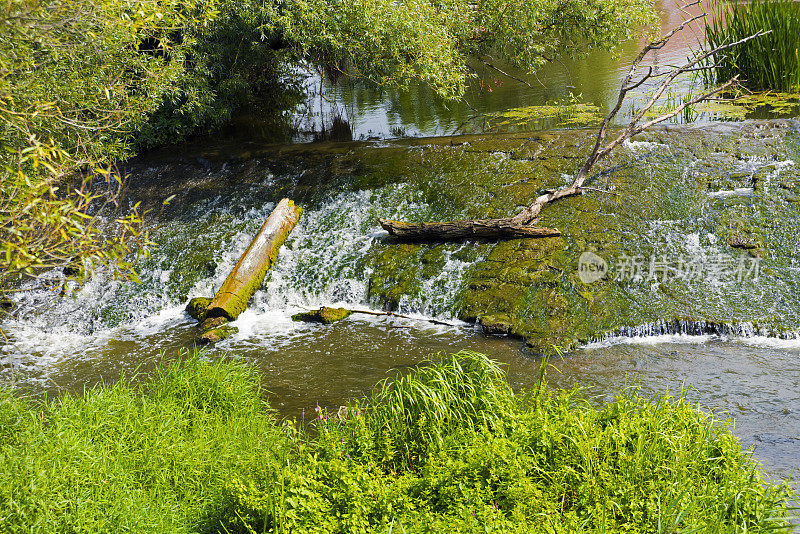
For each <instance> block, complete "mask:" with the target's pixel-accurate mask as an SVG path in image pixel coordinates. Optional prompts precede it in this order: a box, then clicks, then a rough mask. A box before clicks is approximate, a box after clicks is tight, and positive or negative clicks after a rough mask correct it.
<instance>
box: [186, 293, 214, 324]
mask: <svg viewBox="0 0 800 534" xmlns="http://www.w3.org/2000/svg"><path fill="white" fill-rule="evenodd" d="M209 304H211V299H210V298H208V297H194V298H193V299H191V300H190V301H189V304H187V305H186V313H188V314H189V317H191V318H192V319H195V320H197V321H199V322H201V323H202V322H203V321H205V319H206V309H208V305H209Z"/></svg>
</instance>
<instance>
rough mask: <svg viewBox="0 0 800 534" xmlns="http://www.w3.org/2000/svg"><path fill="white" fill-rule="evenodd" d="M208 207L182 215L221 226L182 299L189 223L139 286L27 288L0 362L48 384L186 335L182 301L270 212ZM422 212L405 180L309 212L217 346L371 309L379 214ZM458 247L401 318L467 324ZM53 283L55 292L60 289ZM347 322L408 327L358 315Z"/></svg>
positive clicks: (106, 277)
mask: <svg viewBox="0 0 800 534" xmlns="http://www.w3.org/2000/svg"><path fill="white" fill-rule="evenodd" d="M214 202H220V199H216V200H215V201H212V202H201V203H200V204H199V205H197V206H194V207H193V208H192V212H191V213H190V214H189V217H187V218H188V219H189V220H193V219H196V218H197V219H199V218H201V214H207V213H209V212H213V213H215V214H216V215H217V217H218V219H219V220H222V221H223V222H221V223H217V227H216V228H215V229H214V230H213V232H217V234H218V238H220V240H221V242H220V243H219V245H218V246H217V247H215V248H214V250H215V252H214V254H213V261H212V262H211V264H212V265H213V266H214V268H213V270H211V271H210V272H206V274H204V275H199V276H198V277H197V279H196V280H194V281H193V283H192V284H191V286H190V287H189V289H188V292H187V293H184V295H186V296H185V297H184V298H181V296H180V295H176V294H175V290H174V287H173V286H174V280H173V279H174V278H175V277H176V275H177V274H181V273H178V272H177V271H178V270H179V269H180V268H179V267H174V268H172V267H170V266H171V265H172V264H173V263H174V262H175V261H176V260H177V259H180V258H181V257H182V256H183V255H185V254H189V253H190V252H191V251H192V249H196V248H202V244H203V243H201V242H200V241H198V240H199V239H200V237H198V234H199V232H198V231H197V229H196V228H195V227H194V226H189V227H188V229H186V230H180V229H179V230H177V231H174V232H172V233H169V232H167V233H166V234H164V236H165V237H163V236H162V237H163V239H162V241H163V242H162V243H160V245H161V246H160V247H158V248H156V249H155V250H154V251H153V258H152V259H151V260H147V261H145V262H144V263H142V264H141V265H140V267H139V273H140V276H141V278H142V282H143V283H142V284H141V285H136V284H133V283H124V282H121V281H119V280H115V279H114V278H113V277H112V276H111V275H110V273H108V272H106V271H103V270H97V271H96V272H95V273H94V274H93V276H91V277H90V279H89V280H88V281H87V282H86V283H85V284H84V285H83V286H81V287H73V286H69V285H68V286H67V287H66V291H67V292H68V293H69V295H70V296H69V297H68V298H63V299H59V298H56V295H55V294H54V291H53V289H52V287H48V286H47V285H46V284H34V283H31V284H29V285H28V287H26V288H25V290H24V291H21V292H20V293H19V294H18V295H17V297H16V299H17V305H18V307H19V308H20V310H21V312H20V313H19V314H17V316H16V317H15V318H13V319H11V320H7V321H5V322H4V324H3V329H4V331H5V332H6V333H7V334H8V335H9V336H10V338H11V339H12V342H11V343H8V344H5V345H3V346H2V347H0V367H5V368H6V369H7V370H8V369H20V368H25V369H26V370H31V369H33V368H36V371H37V373H39V376H41V377H42V379H44V377H46V373H47V369H48V368H49V367H50V366H52V365H54V364H57V363H58V362H60V361H62V360H65V359H67V358H70V359H80V358H84V357H90V355H91V354H92V353H97V352H99V351H102V350H103V347H104V346H106V345H107V344H108V343H109V342H110V341H114V340H116V341H119V340H126V341H131V342H133V343H134V344H136V343H140V344H141V343H147V342H148V341H147V338H148V336H154V335H157V334H159V333H160V332H162V331H164V330H166V329H169V328H175V327H184V328H191V327H192V325H193V321H192V320H191V319H190V318H189V317H188V315H187V314H186V313H185V311H184V308H185V305H186V302H187V300H188V298H192V297H195V296H212V295H213V294H214V292H215V290H216V289H217V288H219V287H220V286H221V285H222V283H223V282H224V280H225V278H226V277H227V275H228V273H229V272H230V270H231V269H232V268H233V266H234V265H235V263H236V261H237V260H238V259H239V257H240V255H241V254H242V253H243V252H244V250H245V249H246V248H247V246H248V244H249V243H250V241H251V239H252V237H253V235H254V234H255V232H257V230H258V227H259V226H260V224H261V222H262V221H263V220H264V219H265V218H266V217H267V216H268V215H269V213H270V212H271V211H272V209H273V208H274V204H273V203H271V202H270V203H265V204H263V205H259V206H255V207H252V208H250V209H247V210H246V211H244V212H243V213H239V214H237V215H235V216H233V214H232V213H231V209H230V208H229V207H227V206H222V207H219V206H216V205H215V204H214ZM228 203H229V204H230V202H228ZM426 210H427V206H425V205H424V203H421V202H419V201H418V200H415V199H414V195H413V194H409V191H408V190H407V187H406V186H405V185H403V184H398V185H396V186H389V187H385V188H382V189H381V190H378V191H356V192H346V193H341V194H338V195H335V196H334V197H332V198H331V199H329V200H328V201H327V202H325V203H323V204H321V205H320V206H319V207H317V208H315V209H308V210H306V211H305V212H304V214H303V216H302V217H301V219H300V222H299V224H298V225H297V226H296V227H295V229H294V230H293V232H292V233H291V234H290V236H289V238H288V240H287V242H286V243H285V245H284V246H283V247H282V248H281V250H280V253H279V255H278V259H277V261H276V263H275V265H274V267H273V269H272V270H271V271H269V273H268V275H267V278H266V280H265V283H264V285H263V287H262V289H260V290H258V291H257V292H256V294H255V295H254V297H253V300H252V301H251V303H250V306H249V307H248V309H247V310H246V311H245V312H244V313H243V314H242V315H241V316H240V317H239V319H238V320H237V321H235V322H234V323H233V325H234V326H236V327H237V328H238V329H239V333H238V334H237V335H235V336H233V337H232V338H231V339H229V340H227V341H226V342H224V343H223V344H222V345H221V346H222V347H223V348H224V347H226V346H227V347H229V348H233V347H235V346H236V345H237V344H240V343H243V344H248V345H254V344H255V345H262V346H264V345H275V344H283V343H287V342H291V340H292V339H294V338H295V337H296V336H298V335H302V334H303V333H304V332H307V331H308V329H309V328H311V327H309V326H308V325H304V324H302V323H296V322H293V321H292V320H291V315H292V314H294V313H297V312H300V311H305V310H309V309H313V308H319V307H321V306H333V307H347V308H358V309H366V310H375V308H376V307H375V303H372V302H370V301H369V298H368V282H369V278H370V274H371V268H370V267H369V262H368V261H367V258H368V257H369V254H370V252H371V250H372V249H373V247H374V246H375V245H376V243H377V242H380V241H382V240H384V239H385V237H386V235H387V234H386V233H385V232H383V231H376V229H375V227H376V222H375V221H376V219H377V218H378V217H394V218H403V217H410V216H411V217H413V216H415V215H419V214H425V213H426ZM195 215H196V216H197V217H195ZM170 224H173V225H175V224H181V223H180V222H172V223H170ZM219 226H221V227H219ZM199 228H201V229H202V232H203V233H205V234H208V233H209V232H211V231H208V232H206V231H205V230H204V228H205V227H204V226H203V225H202V224H201V225H200V226H199ZM231 230H234V231H231ZM464 246H466V245H464ZM460 248H463V246H455V247H454V248H451V249H447V250H445V251H443V253H444V255H445V260H446V261H445V266H444V268H443V269H442V270H441V272H439V273H437V274H436V275H435V276H434V277H432V278H430V279H428V280H424V281H423V284H422V291H421V292H420V294H419V295H417V296H416V297H414V298H412V299H409V298H405V299H403V301H402V302H401V303H400V309H399V310H398V312H399V313H402V314H405V315H409V316H412V317H416V318H418V319H425V318H428V317H439V318H441V319H447V320H449V321H450V322H452V323H453V324H455V325H457V326H456V327H457V328H461V327H462V325H463V323H461V322H460V321H454V320H453V318H452V313H451V311H450V310H451V307H452V302H453V300H454V299H455V297H456V294H457V292H458V291H459V289H460V288H461V286H462V285H463V277H464V274H465V273H466V271H467V268H468V267H469V266H470V265H471V262H468V261H462V260H459V259H455V258H454V257H453V254H454V253H455V252H457V251H458V250H460ZM171 255H177V257H173V256H171ZM209 259H211V258H209ZM44 278H50V279H52V280H53V281H58V280H59V279H60V278H61V275H60V273H58V272H53V273H48V274H47V275H45V276H44ZM51 285H52V284H51ZM55 287H56V288H57V289H58V287H60V286H58V284H55ZM352 320H359V321H368V322H376V323H377V322H384V323H385V322H387V321H390V320H391V321H400V322H402V321H406V322H408V321H409V320H404V319H399V318H393V319H387V318H386V317H373V316H369V315H365V314H359V315H357V316H354V318H353V319H352ZM414 323H415V327H417V326H420V325H423V324H424V325H425V328H441V329H448V328H450V329H452V327H447V326H444V325H433V324H431V323H425V322H424V321H422V320H420V321H414Z"/></svg>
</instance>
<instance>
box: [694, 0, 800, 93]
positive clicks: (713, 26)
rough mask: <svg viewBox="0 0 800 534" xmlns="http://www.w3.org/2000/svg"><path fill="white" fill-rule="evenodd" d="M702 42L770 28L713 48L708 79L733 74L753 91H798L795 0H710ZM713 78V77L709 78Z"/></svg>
mask: <svg viewBox="0 0 800 534" xmlns="http://www.w3.org/2000/svg"><path fill="white" fill-rule="evenodd" d="M711 12H712V13H711V14H712V15H713V16H712V18H711V20H710V21H709V22H708V24H707V25H706V29H705V38H706V43H707V46H708V47H710V48H714V47H717V46H720V45H723V44H725V43H730V42H735V41H738V40H740V39H743V38H745V37H747V36H750V35H754V34H756V33H758V32H759V31H765V30H768V31H770V32H771V33H769V34H767V35H764V36H762V37H759V38H757V39H753V40H751V41H749V42H747V43H745V44H742V45H739V46H736V47H733V48H731V49H728V50H725V51H724V52H721V53H719V54H717V55H716V56H715V57H714V58H713V61H712V64H713V65H716V67H715V68H714V72H713V73H711V74H709V75H708V76H707V80H706V81H709V82H714V81H716V82H721V81H727V80H729V79H731V78H733V77H734V76H736V75H739V77H740V79H741V80H742V83H743V84H744V85H745V86H746V87H747V88H748V89H751V90H754V91H767V90H773V91H781V92H793V91H800V51H799V50H800V3H798V2H794V1H793V0H750V1H749V2H745V3H737V2H729V1H728V0H712V2H711ZM709 78H714V79H709Z"/></svg>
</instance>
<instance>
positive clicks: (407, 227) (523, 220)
mask: <svg viewBox="0 0 800 534" xmlns="http://www.w3.org/2000/svg"><path fill="white" fill-rule="evenodd" d="M699 1H700V0H695V1H693V2H691V3H689V4H686V6H684V7H685V8H688V7H691V6H693V5H697V4H698V3H699ZM705 16H706V14H705V13H701V14H699V15H695V16H691V17H688V18H686V19H685V20H684V21H683V22H681V23H680V24H679V25H678V26H676V27H675V28H673V29H672V30H671V31H669V32H667V34H666V35H664V36H663V37H662V38H661V39H659V40H658V41H654V42H651V43H650V44H648V45H647V46H645V47H644V48H643V49H642V50H641V51H640V52H639V54H638V55H637V56H636V58H635V59H634V60H633V62H632V63H631V67H630V69H629V71H628V73H627V75H626V76H625V77H624V78H623V80H622V83H621V84H620V90H619V94H618V96H617V101H616V103H615V104H614V106H613V107H612V108H611V110H610V111H609V112H608V114H607V115H606V116H605V117H604V118H603V122H602V124H601V125H600V128H599V130H598V132H597V137H596V139H595V143H594V146H593V148H592V150H591V152H589V155H588V156H587V158H586V161H585V162H584V164H583V166H582V167H581V168H580V169H579V170H578V172H577V173H576V174H575V177H574V178H573V181H572V183H571V184H570V185H568V186H565V187H562V188H561V189H556V190H548V191H545V192H544V193H543V194H541V195H539V196H538V197H536V198H535V199H534V201H533V202H532V203H531V204H530V205H529V206H527V207H526V208H524V209H523V210H522V211H520V212H519V213H518V214H517V215H515V216H513V217H508V218H505V219H483V220H471V221H450V222H436V223H416V224H411V223H404V222H398V221H386V220H380V221H379V222H380V224H381V226H383V228H384V229H386V230H387V231H388V232H389V233H390V234H391V235H394V236H397V237H400V238H404V239H412V240H413V239H439V240H441V239H461V238H465V237H490V236H493V237H523V236H525V237H546V236H555V235H559V232H558V230H557V229H553V228H537V227H534V226H531V225H533V224H534V223H535V222H536V221H537V220H538V217H539V213H540V212H541V210H542V208H543V207H544V206H545V205H547V204H549V203H551V202H554V201H556V200H558V199H561V198H565V197H568V196H573V195H579V194H581V193H582V192H583V189H582V186H583V183H584V182H585V181H586V178H587V177H588V175H589V171H590V170H591V169H592V167H594V165H595V164H597V162H599V161H600V160H601V159H603V158H604V157H605V156H607V155H608V154H609V153H610V152H611V151H612V150H613V149H614V148H616V147H617V146H619V145H620V144H621V143H623V142H624V141H625V140H627V139H630V138H631V137H633V136H634V135H636V134H638V133H641V132H642V131H644V130H645V129H647V128H649V127H651V126H653V125H655V124H658V123H661V122H664V121H666V120H669V119H670V118H672V117H675V116H677V115H678V114H680V113H681V112H682V111H684V110H685V109H687V108H688V107H689V106H692V105H694V104H697V103H699V102H702V101H704V100H707V99H709V98H711V97H713V96H714V95H717V94H719V93H720V92H721V91H724V90H725V89H727V88H729V87H731V86H732V85H733V84H735V83H736V82H737V81H738V77H734V78H733V79H731V80H729V81H727V82H725V83H723V84H722V85H720V86H718V87H716V88H714V89H712V90H709V91H705V92H703V93H701V94H699V95H696V96H694V97H691V98H689V99H688V100H687V101H686V102H684V103H682V104H681V105H679V106H677V107H675V108H674V109H671V110H670V111H669V112H667V113H664V114H662V115H660V116H658V117H656V118H653V119H650V120H648V121H646V122H641V121H642V119H643V118H644V117H645V115H646V114H647V112H648V111H650V110H651V109H652V108H653V107H654V106H655V105H656V103H657V102H658V101H659V100H660V99H661V97H662V96H663V95H664V93H665V92H666V90H667V89H668V88H669V87H670V86H671V84H672V83H673V82H674V81H675V79H676V78H677V77H678V76H680V75H682V74H685V73H689V72H697V71H702V70H708V69H711V68H714V67H715V66H716V63H715V64H714V65H703V62H704V61H705V60H706V59H708V58H709V57H713V56H714V55H716V54H719V53H720V52H723V51H725V50H728V49H731V48H733V47H735V46H739V45H741V44H744V43H746V42H748V41H750V40H752V39H756V38H758V37H761V36H763V35H766V34H767V33H769V32H768V31H760V32H757V33H755V34H753V35H750V36H748V37H745V38H743V39H739V40H738V41H735V42H731V43H726V44H723V45H720V46H718V47H716V48H713V49H711V50H705V51H702V52H700V53H696V54H694V55H693V56H691V57H688V58H687V59H686V62H685V63H684V64H682V65H679V66H674V65H670V66H669V67H670V70H669V71H667V72H665V73H659V74H653V66H652V65H642V61H643V60H644V58H645V56H647V54H648V53H650V52H651V51H654V50H660V49H661V48H663V47H664V46H665V45H666V44H667V42H668V41H669V40H670V39H671V38H672V37H673V36H675V35H676V34H677V33H679V32H681V31H683V30H684V29H685V28H686V27H687V26H689V25H690V24H691V23H692V22H694V21H696V20H699V19H701V18H704V17H705ZM486 65H487V66H489V67H492V68H495V69H496V70H498V71H500V69H497V68H496V67H493V66H492V65H490V64H488V63H486ZM645 67H646V68H647V73H646V74H644V75H643V76H642V77H641V79H639V80H638V81H637V82H633V80H634V78H635V77H636V74H637V72H638V70H639V69H640V68H645ZM500 72H501V73H502V71H500ZM503 74H505V73H503ZM657 77H658V78H661V77H663V80H662V81H661V82H660V83H659V84H657V85H656V86H655V89H654V90H653V92H652V93H651V94H650V97H649V99H648V100H647V102H645V104H644V106H643V107H641V108H640V109H639V110H637V111H636V113H635V114H634V116H633V118H632V119H631V121H630V122H629V123H628V125H627V126H626V127H625V128H623V129H622V131H621V132H620V133H619V135H618V136H617V137H616V138H615V139H614V140H613V141H611V142H610V143H607V144H604V143H605V141H606V136H607V135H608V128H609V125H610V124H611V122H612V121H613V120H614V118H615V117H616V116H617V114H618V113H619V111H620V110H621V109H622V104H623V103H624V101H625V99H626V97H627V95H628V93H629V92H630V91H631V90H633V89H636V88H637V87H640V86H641V85H642V84H644V83H645V82H646V81H648V80H651V79H654V78H657ZM520 81H521V80H520ZM592 190H596V191H601V190H597V189H592ZM603 192H607V191H603Z"/></svg>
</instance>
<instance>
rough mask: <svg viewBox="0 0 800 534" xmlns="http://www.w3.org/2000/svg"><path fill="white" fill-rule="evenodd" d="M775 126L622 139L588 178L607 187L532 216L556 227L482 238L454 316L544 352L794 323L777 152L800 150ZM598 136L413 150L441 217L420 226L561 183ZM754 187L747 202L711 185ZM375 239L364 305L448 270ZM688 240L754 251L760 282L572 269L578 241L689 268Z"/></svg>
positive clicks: (793, 184) (393, 301) (787, 209)
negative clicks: (619, 335) (666, 329)
mask: <svg viewBox="0 0 800 534" xmlns="http://www.w3.org/2000/svg"><path fill="white" fill-rule="evenodd" d="M784 126H785V125H782V124H781V123H777V124H772V125H760V124H749V125H743V126H736V127H730V128H728V127H722V129H723V131H722V132H721V133H720V132H718V131H705V130H701V129H691V130H689V129H685V130H678V131H675V132H670V131H666V130H660V131H655V132H650V133H648V134H646V135H642V136H639V138H638V140H637V142H639V143H640V142H642V141H644V142H645V143H644V144H641V143H640V144H638V145H637V144H636V143H634V144H633V145H632V146H631V147H630V148H627V149H626V148H620V149H619V150H618V151H617V153H615V154H613V155H612V156H611V157H610V158H609V159H608V160H607V161H605V162H604V163H603V165H602V166H601V167H600V168H599V169H598V173H597V174H596V175H595V176H593V177H592V178H591V179H590V180H589V184H587V185H590V186H591V187H593V188H597V189H598V190H600V191H592V192H589V193H587V194H586V195H583V196H580V197H573V198H569V199H566V200H563V201H561V202H558V203H555V204H553V205H550V206H548V207H547V208H546V209H545V210H544V211H543V213H542V220H541V221H540V222H539V224H541V225H543V226H554V227H557V228H559V229H560V230H561V231H562V232H563V235H562V236H561V237H558V238H547V239H538V240H509V241H501V242H498V243H486V242H475V243H474V246H475V248H476V249H481V252H479V253H476V254H475V256H473V258H474V259H473V261H476V263H474V264H473V265H472V266H471V267H470V269H468V271H467V275H466V276H465V278H464V282H463V286H464V287H463V288H462V289H461V290H460V291H459V292H458V296H457V298H456V299H455V301H454V303H453V306H452V308H451V310H452V311H453V312H454V313H455V314H456V315H457V316H458V317H459V318H461V319H464V320H467V321H473V322H477V323H478V324H480V325H482V326H483V328H484V330H485V331H486V332H487V333H491V334H498V335H511V336H516V337H520V338H523V339H525V340H526V341H527V342H528V343H529V344H530V345H531V346H533V347H535V348H536V349H541V350H546V348H547V347H548V346H549V345H550V344H556V345H559V346H562V347H566V348H570V347H573V346H576V345H578V344H581V343H586V342H588V341H590V340H592V339H596V338H597V337H599V336H602V335H604V334H606V333H613V332H617V331H620V329H624V328H626V327H634V326H638V325H646V324H649V323H661V322H663V323H664V324H667V325H677V324H682V323H679V322H680V321H688V322H692V321H697V322H699V323H703V324H705V325H706V326H707V328H709V329H713V328H716V327H719V325H723V324H740V323H753V324H756V325H757V328H758V329H759V331H761V332H764V333H780V332H783V331H786V330H790V329H792V328H794V327H795V326H796V325H797V324H798V323H797V321H798V319H800V318H799V317H798V310H796V309H794V307H793V306H792V305H791V304H790V303H788V302H787V301H786V300H784V299H783V298H782V296H781V295H782V293H783V291H796V289H798V288H800V280H797V279H796V278H795V276H794V275H792V274H791V273H789V272H787V270H786V269H788V268H789V264H790V263H791V261H793V260H791V258H793V257H795V256H796V252H795V251H796V250H797V235H798V233H800V228H798V223H797V220H798V218H797V208H796V207H795V205H794V204H793V203H792V201H791V200H792V195H793V194H797V193H800V192H798V191H797V182H798V178H797V170H796V169H795V168H794V167H793V166H791V165H786V164H784V163H781V162H785V161H786V160H790V159H793V158H794V159H796V158H797V157H798V155H800V150H798V146H797V145H798V143H797V142H796V139H795V135H794V134H792V133H791V131H790V130H789V128H786V127H784ZM726 128H728V129H726ZM592 135H593V132H583V131H572V132H553V133H548V134H532V135H531V134H529V135H521V134H518V135H500V136H489V137H485V138H475V137H465V138H460V139H461V140H459V138H457V139H453V140H452V142H451V143H450V145H443V144H438V145H436V146H434V147H430V148H429V149H428V150H425V151H424V152H422V153H414V154H412V156H411V157H412V159H413V160H414V163H413V166H414V167H415V168H418V169H425V172H423V173H420V174H416V175H413V176H411V178H409V179H408V183H410V184H412V185H413V189H414V191H422V195H423V198H424V199H425V202H426V203H428V204H430V213H434V214H435V215H436V216H434V217H427V218H422V219H416V220H442V219H446V218H464V217H487V216H488V217H497V216H508V215H512V214H513V213H514V212H515V210H516V209H519V206H521V205H523V204H524V203H526V202H528V201H529V200H530V199H531V198H532V197H533V196H535V194H537V192H539V191H541V190H543V189H546V188H551V187H557V186H559V185H562V184H563V183H565V182H564V180H565V178H564V177H563V175H564V174H568V173H571V172H574V170H575V168H577V166H578V165H579V158H580V154H581V152H582V151H585V149H586V147H588V146H589V144H590V142H591V138H592ZM776 176H779V178H780V180H778V181H776V180H777V178H776ZM747 188H750V189H752V190H753V191H754V193H753V194H752V196H738V194H734V195H731V196H725V195H723V194H718V192H720V191H721V192H722V193H725V192H726V191H729V190H730V191H734V190H736V189H747ZM787 192H788V193H787ZM726 194H727V193H726ZM798 196H800V195H798ZM787 198H788V199H787ZM382 247H383V245H378V246H377V248H378V249H379V251H378V252H374V251H373V253H371V257H370V261H369V262H368V263H369V265H370V266H371V268H372V275H371V277H370V286H369V288H370V298H371V300H372V301H373V302H376V303H377V304H380V305H383V306H385V307H387V308H389V309H396V307H397V306H398V305H399V303H400V302H401V301H402V300H403V299H404V298H406V299H416V300H417V301H420V300H422V299H424V298H425V295H424V290H423V286H424V284H425V282H426V280H429V279H430V278H429V277H430V276H431V273H432V271H436V270H437V269H439V268H440V266H441V265H442V258H439V259H438V260H436V259H435V257H436V256H437V255H438V254H440V253H441V251H442V247H443V245H442V244H429V245H428V244H392V245H390V246H388V247H386V248H382ZM695 249H697V250H702V254H704V255H708V256H709V257H710V258H712V259H713V258H715V257H716V256H720V257H723V258H725V260H726V261H728V262H729V263H730V262H734V261H743V260H741V254H745V256H746V258H754V257H758V258H759V259H761V260H763V263H764V268H762V270H761V271H760V274H761V277H760V279H759V280H750V279H743V280H738V281H737V280H732V281H719V280H715V279H712V277H706V278H703V279H689V280H683V279H681V278H680V277H675V276H670V277H668V278H663V277H661V279H648V276H649V273H648V272H647V270H646V269H645V270H644V272H643V275H644V276H643V277H642V279H638V280H615V279H613V278H612V279H604V280H599V281H596V282H593V283H592V284H588V285H587V284H584V283H583V282H582V281H581V280H580V279H579V277H578V276H577V261H578V257H579V256H580V255H581V253H582V252H584V251H586V250H591V251H594V252H595V253H596V254H598V255H600V256H601V257H603V258H606V259H607V260H608V261H609V263H610V264H611V266H612V270H613V269H616V270H617V272H619V269H621V268H622V267H621V266H622V265H623V264H624V258H625V257H634V256H635V257H641V258H645V259H647V260H648V261H649V260H650V259H652V258H656V259H659V261H660V259H661V258H664V257H666V258H667V259H668V260H669V261H672V262H675V263H676V264H678V263H680V262H688V259H689V258H691V257H692V256H691V255H692V254H695V253H696V250H695ZM773 265H774V266H775V268H774V269H773V268H772V266H773ZM430 266H435V268H430ZM656 274H657V273H656ZM765 275H766V276H765ZM656 278H658V276H657V277H656ZM777 310H781V311H777ZM676 321H678V322H676ZM714 325H717V326H714ZM675 328H677V326H675Z"/></svg>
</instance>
